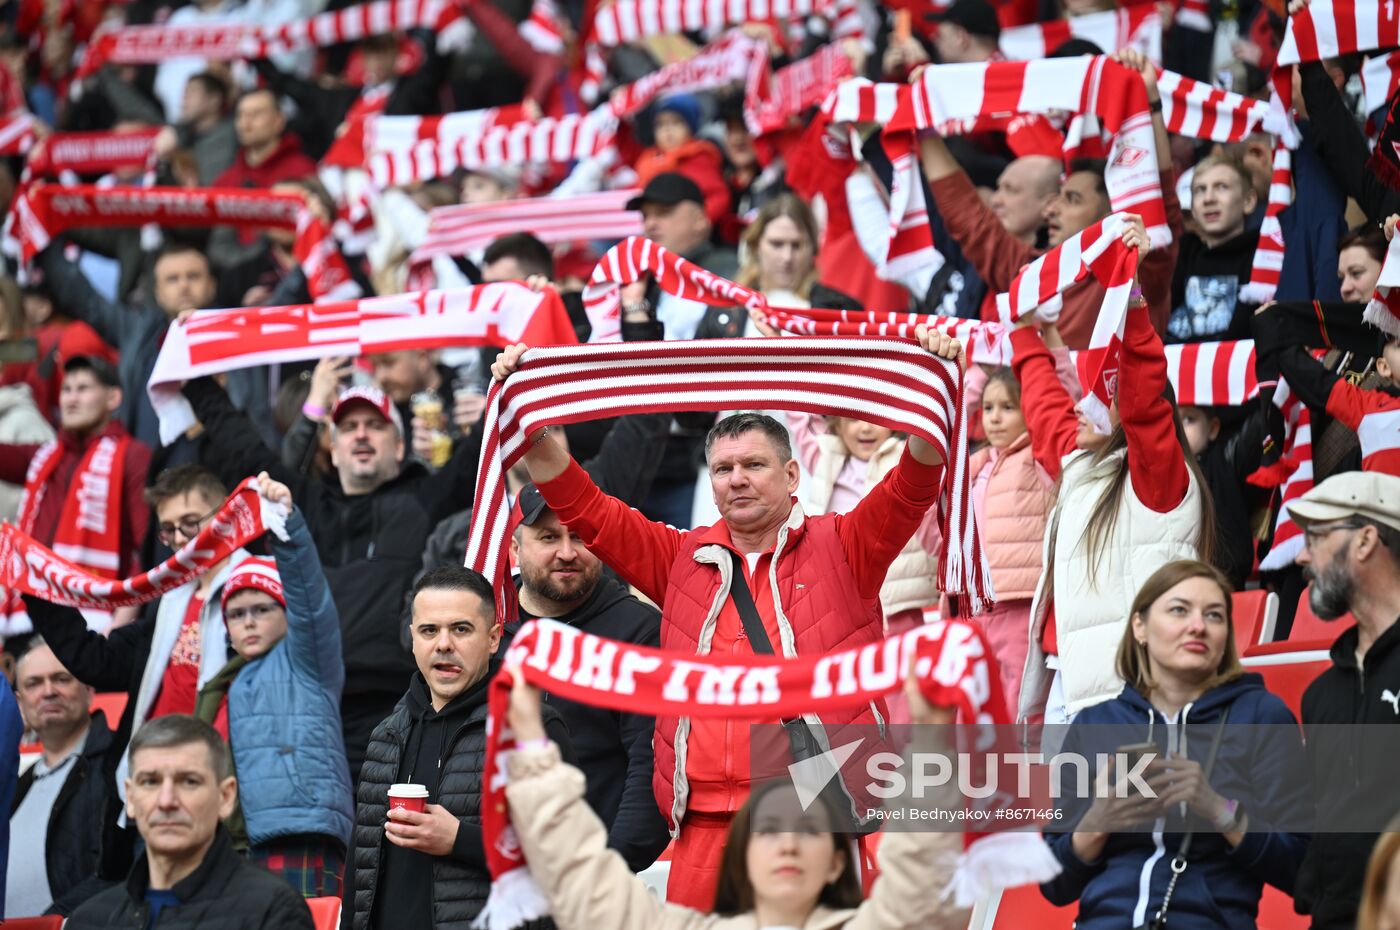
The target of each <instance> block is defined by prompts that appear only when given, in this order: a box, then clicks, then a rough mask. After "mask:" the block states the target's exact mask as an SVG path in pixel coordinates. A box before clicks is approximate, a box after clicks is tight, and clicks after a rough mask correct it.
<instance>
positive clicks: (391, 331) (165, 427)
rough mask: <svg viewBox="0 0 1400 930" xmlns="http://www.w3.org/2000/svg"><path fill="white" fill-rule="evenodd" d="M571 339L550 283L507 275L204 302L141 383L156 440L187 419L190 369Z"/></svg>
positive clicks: (190, 421) (203, 371)
mask: <svg viewBox="0 0 1400 930" xmlns="http://www.w3.org/2000/svg"><path fill="white" fill-rule="evenodd" d="M516 342H528V343H530V344H531V345H550V344H557V343H565V344H568V343H575V342H577V340H576V339H575V337H574V329H573V325H572V324H571V323H570V322H569V314H568V312H567V311H566V310H565V309H564V305H563V303H562V302H561V301H560V300H559V295H558V293H556V292H555V291H554V289H553V288H545V289H544V290H542V291H540V292H539V293H535V292H534V291H531V290H530V289H529V288H528V287H526V286H525V285H523V284H519V283H517V282H503V283H498V284H482V285H478V286H476V287H469V288H462V289H460V290H452V291H423V292H418V293H410V294H392V295H389V296H385V297H367V298H362V299H360V300H346V301H338V302H331V303H320V304H300V305H297V306H291V307H251V308H248V309H245V310H240V309H233V310H207V311H203V312H200V313H196V314H195V315H194V316H192V317H190V318H189V319H188V320H186V321H185V322H184V323H183V324H177V325H174V326H171V327H170V329H169V330H168V331H167V333H166V337H165V342H163V343H162V344H161V347H160V354H159V355H158V356H157V357H156V364H155V368H154V369H153V370H152V372H151V381H150V384H149V386H148V388H147V391H148V393H149V394H150V398H151V406H152V407H154V408H155V411H156V415H157V416H158V417H159V418H160V434H161V440H162V441H163V442H167V443H169V442H171V441H173V440H174V438H175V437H177V436H179V435H181V434H182V433H183V432H184V431H185V430H186V429H188V428H189V427H190V426H193V425H194V414H193V411H191V410H190V407H189V404H188V403H186V401H185V399H184V396H183V395H182V394H181V393H180V385H181V384H182V383H183V382H185V381H188V380H190V379H191V378H200V377H204V376H206V375H213V374H219V373H221V372H226V371H236V370H238V369H241V368H251V367H253V366H255V365H272V364H277V363H280V362H301V361H310V360H312V359H319V358H326V357H328V356H332V355H351V356H356V355H368V354H373V353H377V352H396V351H401V350H406V349H440V348H444V347H447V346H463V345H495V346H503V347H504V346H506V345H510V344H511V343H516Z"/></svg>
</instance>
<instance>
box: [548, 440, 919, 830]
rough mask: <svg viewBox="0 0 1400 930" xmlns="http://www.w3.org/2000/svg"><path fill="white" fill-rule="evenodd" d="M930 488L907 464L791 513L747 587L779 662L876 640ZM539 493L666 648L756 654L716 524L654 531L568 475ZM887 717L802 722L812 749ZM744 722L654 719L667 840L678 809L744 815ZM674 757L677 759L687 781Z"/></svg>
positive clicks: (577, 473)
mask: <svg viewBox="0 0 1400 930" xmlns="http://www.w3.org/2000/svg"><path fill="white" fill-rule="evenodd" d="M939 478H940V470H939V469H934V468H927V467H925V466H923V465H920V464H919V463H918V462H917V461H915V460H914V459H913V458H912V457H911V456H910V455H909V453H908V452H907V451H906V452H905V453H904V455H903V457H902V458H901V459H900V461H899V464H898V465H897V466H896V467H895V469H894V470H893V471H891V472H890V473H889V475H887V476H886V477H885V479H884V480H883V481H881V482H880V484H878V485H877V486H876V487H875V488H874V489H872V490H871V492H870V493H869V494H868V495H867V496H866V497H865V498H864V499H863V500H862V501H861V502H860V504H858V505H857V506H856V508H855V509H854V510H852V511H851V512H850V513H848V514H844V515H840V514H823V515H821V516H816V517H807V516H805V515H804V514H803V512H802V509H801V508H800V507H799V506H798V505H797V504H796V502H794V504H793V509H792V513H791V515H790V517H789V519H788V522H787V525H786V526H785V527H784V528H783V530H782V531H781V532H780V533H779V535H778V542H777V545H776V546H775V549H774V551H773V552H768V553H764V554H763V555H762V556H761V557H760V558H759V560H758V564H757V570H756V571H753V572H750V573H749V580H748V583H749V589H750V591H751V592H752V594H753V600H754V604H755V606H756V607H757V608H758V612H759V615H760V616H761V617H762V619H763V623H764V629H765V631H766V632H767V633H768V639H769V641H770V642H771V643H772V644H773V647H774V649H775V651H778V652H779V653H781V654H785V655H788V656H793V655H823V654H826V653H829V652H833V651H838V650H842V649H850V648H855V647H858V646H862V645H865V644H866V643H870V642H875V641H878V640H879V639H881V638H882V637H883V632H882V617H881V612H880V586H881V584H882V583H883V582H884V578H885V572H886V570H887V569H888V568H889V566H890V563H891V562H893V561H894V559H895V557H896V556H897V555H898V554H899V552H900V550H901V549H902V548H903V546H904V543H905V542H906V541H908V539H909V538H910V537H911V536H913V534H914V532H915V530H917V529H918V526H919V523H920V521H921V520H922V519H923V515H924V513H925V512H926V511H927V510H928V508H929V507H930V506H932V504H933V502H934V500H935V498H936V496H937V493H938V487H939ZM539 488H540V492H541V494H543V496H544V498H545V500H546V501H547V502H548V504H549V506H550V508H551V509H553V510H554V512H555V513H557V514H558V515H559V519H560V520H561V521H563V522H564V523H566V524H568V526H569V528H570V529H572V530H574V531H576V532H577V533H578V534H579V535H580V536H581V537H582V538H583V540H584V542H585V543H586V544H587V545H588V546H589V548H590V549H591V550H592V551H593V553H594V554H595V555H597V556H598V557H599V558H601V559H602V560H603V561H604V562H606V563H607V564H609V565H610V566H612V567H613V568H614V569H616V570H617V571H618V572H619V573H620V574H621V575H622V576H623V577H624V578H625V579H627V581H628V582H629V583H631V584H633V585H635V586H636V587H637V588H638V590H640V591H641V592H642V593H643V594H645V595H646V596H647V597H649V598H651V599H652V600H653V601H655V602H656V603H658V604H661V605H662V621H661V648H662V649H665V650H667V651H670V652H679V653H684V654H687V655H708V654H715V653H730V654H739V655H752V654H753V650H752V649H751V647H750V646H749V644H748V641H747V638H746V637H745V636H744V633H743V626H742V623H741V622H740V620H739V616H738V612H737V610H736V609H735V608H734V605H733V602H732V600H731V599H730V598H729V596H728V594H729V588H728V581H729V577H730V574H731V571H732V560H731V557H730V555H729V553H730V552H733V551H735V550H734V549H733V544H732V542H731V540H730V536H729V528H728V527H727V526H726V525H725V524H724V523H723V522H721V523H718V524H716V525H714V526H712V527H704V528H700V529H696V530H689V531H686V530H677V529H674V528H673V527H669V526H666V525H664V524H661V523H653V522H652V521H650V520H647V519H646V518H645V517H643V516H642V515H641V514H640V513H638V512H637V511H635V510H633V509H632V508H630V507H628V506H627V505H626V504H624V503H622V502H621V501H619V500H617V499H615V498H612V497H609V496H607V495H605V494H603V493H602V492H601V491H599V490H598V488H597V486H595V485H594V484H593V482H592V481H591V480H590V479H589V478H588V475H587V473H585V472H584V471H583V469H582V468H580V467H579V466H578V464H577V463H570V465H569V468H568V469H567V470H566V471H565V472H564V473H563V474H562V475H560V476H559V477H558V478H556V479H554V480H553V481H549V482H545V483H544V484H541V485H540V486H539ZM774 559H776V561H777V565H776V568H774V566H773V561H774ZM745 569H746V571H748V569H747V565H746V566H745ZM884 717H885V712H884V708H883V707H877V706H871V707H863V708H857V709H853V710H849V711H842V712H837V713H829V714H826V715H825V716H824V717H823V718H821V719H818V718H816V717H814V716H812V715H808V717H807V719H808V722H809V724H812V723H813V722H814V721H815V727H814V729H816V731H817V732H818V735H819V736H820V735H821V734H822V733H830V732H831V730H832V728H833V727H838V726H845V725H848V724H871V723H876V722H879V723H881V724H883V722H884ZM773 722H776V721H773ZM749 723H750V721H738V722H737V723H735V722H728V721H700V720H694V721H692V720H691V719H690V718H676V717H658V718H657V721H656V737H655V739H654V740H653V746H654V749H655V753H656V770H655V773H654V778H653V785H654V788H655V792H656V799H657V804H658V805H659V806H660V808H661V811H662V813H663V814H665V815H666V817H667V818H668V820H669V821H670V823H671V830H672V832H673V833H674V832H676V831H677V830H678V829H679V826H680V823H681V821H682V820H683V819H684V817H685V812H686V810H687V809H691V808H693V809H695V810H697V811H709V812H732V811H735V810H737V809H738V808H739V806H740V805H741V804H743V802H744V800H745V798H747V796H748V788H749V780H750V770H749V764H750V760H749V732H748V727H749ZM836 742H837V743H838V745H839V744H841V743H842V741H841V740H836ZM877 742H878V741H874V740H871V741H870V743H877ZM872 751H873V747H872ZM678 757H680V758H684V759H685V763H684V768H683V770H682V771H677V758H678ZM859 757H860V754H858V758H859ZM849 787H850V788H851V789H852V790H853V792H854V794H855V801H856V805H857V812H858V814H859V815H860V816H862V817H863V816H864V815H865V811H866V808H868V807H878V806H879V803H878V802H876V801H874V800H873V799H870V798H868V797H865V796H864V792H863V790H861V783H859V782H857V783H855V784H851V785H850V786H849Z"/></svg>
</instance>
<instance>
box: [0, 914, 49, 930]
mask: <svg viewBox="0 0 1400 930" xmlns="http://www.w3.org/2000/svg"><path fill="white" fill-rule="evenodd" d="M3 923H4V926H5V930H59V928H60V927H62V926H63V918H62V917H61V916H59V915H58V914H53V915H51V916H49V917H12V918H10V919H9V920H6V921H4V922H3Z"/></svg>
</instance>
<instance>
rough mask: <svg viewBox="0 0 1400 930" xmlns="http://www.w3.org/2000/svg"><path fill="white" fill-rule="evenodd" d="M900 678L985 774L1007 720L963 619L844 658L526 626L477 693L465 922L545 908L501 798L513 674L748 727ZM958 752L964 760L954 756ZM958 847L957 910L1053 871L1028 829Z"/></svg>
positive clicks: (1003, 816) (859, 698)
mask: <svg viewBox="0 0 1400 930" xmlns="http://www.w3.org/2000/svg"><path fill="white" fill-rule="evenodd" d="M510 587H513V586H510ZM910 670H912V671H913V672H914V674H916V675H918V677H919V680H920V691H921V692H922V693H923V695H924V697H925V698H926V699H927V700H928V701H930V702H931V703H933V704H935V705H942V706H946V707H956V708H957V709H958V720H959V721H960V722H963V723H974V722H975V723H980V724H983V725H985V726H986V729H983V728H980V727H968V728H959V729H960V731H961V732H960V733H959V734H958V737H959V738H958V743H959V745H958V749H959V751H960V758H962V760H963V763H962V764H965V765H968V766H969V769H970V771H974V772H976V773H977V774H978V775H983V774H985V763H984V762H983V761H982V760H983V759H984V758H985V756H983V755H982V754H983V753H987V752H994V751H996V747H994V746H988V745H985V744H980V745H979V744H976V743H977V741H978V740H980V739H983V738H991V737H992V735H993V734H994V733H995V732H996V731H995V730H994V729H992V727H995V726H996V725H1002V726H1003V727H1005V726H1006V725H1007V724H1009V717H1008V715H1007V713H1006V708H1005V706H1004V703H1005V702H1004V700H1003V699H1002V697H1001V695H1000V692H999V687H998V686H999V684H1000V682H999V680H998V677H997V669H996V662H995V661H993V653H992V650H991V647H990V646H988V645H987V642H986V640H985V638H984V635H983V633H982V632H981V631H980V630H979V629H978V628H977V627H976V626H975V625H973V624H971V623H967V622H963V621H958V620H941V619H940V620H935V621H933V622H931V623H927V624H922V625H920V626H919V627H917V628H916V629H913V630H911V631H909V632H907V633H904V634H901V635H899V636H894V637H890V638H889V639H886V640H884V641H883V642H878V643H870V644H869V645H866V646H861V647H858V648H856V649H849V650H844V651H842V652H836V653H832V654H829V655H826V656H798V657H796V658H792V659H774V658H772V657H771V656H751V657H750V656H738V657H736V656H732V655H726V656H709V655H681V654H677V653H671V652H662V651H661V650H659V649H648V648H646V647H643V646H635V645H633V644H631V643H625V642H618V641H616V640H609V639H604V638H602V637H599V636H594V635H592V634H590V633H584V632H582V631H581V630H578V629H576V628H574V627H571V626H569V625H568V624H565V623H560V622H558V621H557V620H531V621H529V622H527V623H526V624H525V625H524V626H523V627H521V629H520V631H519V632H518V633H517V634H516V635H515V638H514V640H513V641H512V643H511V647H510V649H509V651H508V652H507V654H506V659H505V666H504V668H503V669H502V670H501V671H500V672H499V673H498V674H497V675H496V678H495V680H494V681H493V682H492V683H491V686H490V688H491V690H490V696H489V699H488V710H489V717H488V723H487V727H486V730H487V744H486V760H485V771H486V772H488V773H490V774H489V777H488V778H487V779H486V782H485V784H484V787H483V797H482V805H481V810H482V833H483V843H482V846H483V847H484V848H485V850H486V864H487V868H488V869H489V870H490V872H491V894H490V897H489V898H488V900H487V902H486V907H485V908H484V909H483V911H482V912H481V916H480V917H479V918H478V920H477V923H476V926H477V927H481V928H485V930H511V928H514V927H518V926H520V925H521V924H523V923H525V922H526V921H529V920H535V919H538V918H541V917H544V916H546V915H547V914H548V913H549V910H550V909H549V902H548V901H547V900H546V899H545V896H544V894H543V892H542V891H541V890H540V888H539V886H538V885H537V884H536V883H535V882H534V879H533V878H532V877H531V875H530V873H529V871H528V863H527V862H526V861H525V855H524V853H523V852H522V850H521V848H520V843H519V840H518V838H517V836H516V833H515V829H514V827H513V826H512V825H511V818H510V806H509V799H508V797H507V794H506V785H507V782H508V775H507V759H508V758H509V756H510V753H511V752H512V751H514V750H515V748H516V746H517V743H516V739H515V735H514V734H513V733H512V732H511V730H510V728H509V727H508V726H506V720H507V709H508V707H509V704H510V689H511V686H512V685H513V684H514V682H515V676H516V675H521V676H523V677H524V679H525V680H526V681H528V682H530V683H531V684H533V685H535V686H536V687H539V688H543V689H545V690H547V691H549V692H550V693H551V694H555V695H558V696H559V697H561V698H566V699H568V700H571V701H576V702H579V703H582V704H586V705H589V706H593V707H605V708H611V709H614V710H619V711H622V710H635V709H636V708H637V707H647V708H650V709H654V710H655V711H656V712H658V713H660V714H671V715H675V716H684V717H689V718H701V719H713V720H720V719H723V720H738V721H753V722H759V721H771V720H779V719H785V718H790V717H795V716H798V715H800V714H807V713H812V714H817V715H821V714H824V713H828V712H830V711H835V710H839V709H842V708H849V707H860V706H865V705H866V703H867V702H876V701H879V700H881V699H882V698H883V697H884V696H885V695H886V694H889V693H891V692H894V691H897V690H899V689H900V688H901V687H903V683H904V681H905V680H906V678H907V676H908V674H909V673H910ZM837 679H839V683H838V681H837ZM847 745H850V744H849V743H848V744H847ZM964 752H965V753H967V755H961V753H964ZM865 758H866V757H865V756H863V755H862V756H860V757H858V758H857V759H855V760H853V761H854V762H855V763H856V764H851V763H850V762H848V763H845V764H843V765H842V766H841V768H842V769H843V777H844V778H845V780H846V781H848V782H858V781H861V780H864V779H867V778H868V777H869V776H868V774H867V773H866V772H865V771H863V769H865V768H866V766H865V765H861V764H859V763H860V762H862V761H864V760H865ZM783 764H784V763H782V762H779V763H778V765H780V766H781V765H783ZM790 773H791V774H790ZM845 773H848V774H845ZM774 775H775V776H778V777H782V776H788V777H791V778H792V779H793V781H794V783H795V784H796V786H797V787H798V790H799V791H801V790H804V789H806V790H812V789H814V788H816V787H818V786H816V785H804V784H803V783H802V781H801V780H800V776H799V775H798V774H797V773H795V772H792V770H791V769H785V768H780V769H778V770H777V771H775V773H774ZM989 781H990V783H995V781H996V779H995V778H994V777H993V778H991V779H990V780H988V779H985V778H981V777H969V779H968V782H969V783H970V784H972V783H975V784H978V785H982V784H987V783H989ZM975 807H976V810H975V812H976V813H977V814H983V815H986V816H985V817H971V816H969V817H968V818H967V821H968V822H969V823H974V824H975V823H988V824H991V823H1003V824H1005V823H1011V824H1015V823H1016V822H1017V821H1018V820H1020V818H1019V817H1017V816H1015V815H1016V814H1024V813H1028V811H1025V810H1016V809H1015V808H1016V807H1017V802H1016V799H1015V798H1014V797H1013V796H1012V795H1011V792H1010V791H1009V790H1001V791H995V790H994V791H993V792H991V796H990V797H988V798H986V799H983V800H981V801H978V802H976V805H975ZM969 813H971V812H969ZM1008 815H1011V816H1008ZM963 848H964V852H963V855H962V857H961V858H960V859H959V861H958V864H957V867H956V869H955V871H954V874H953V875H952V876H951V877H950V883H949V885H948V893H949V894H951V895H952V896H953V898H954V902H955V903H956V904H957V905H958V906H960V907H971V906H972V905H973V904H974V903H975V902H976V901H977V900H978V899H979V898H982V897H985V896H987V895H989V894H995V893H998V892H1000V891H1003V890H1005V889H1007V888H1011V887H1016V886H1019V885H1025V884H1036V883H1039V882H1045V881H1049V880H1050V879H1052V878H1054V877H1055V876H1056V875H1058V874H1059V872H1060V865H1059V863H1058V862H1057V861H1056V860H1055V858H1054V856H1053V855H1052V854H1051V853H1050V851H1049V848H1048V847H1047V846H1046V845H1045V842H1044V840H1042V839H1041V837H1040V835H1039V833H1037V832H1036V831H1034V830H1025V829H1016V828H1014V827H1012V828H1011V829H1008V830H1005V831H1002V832H989V833H981V832H977V831H976V829H975V828H973V829H969V830H966V831H964V834H963ZM931 893H934V892H931Z"/></svg>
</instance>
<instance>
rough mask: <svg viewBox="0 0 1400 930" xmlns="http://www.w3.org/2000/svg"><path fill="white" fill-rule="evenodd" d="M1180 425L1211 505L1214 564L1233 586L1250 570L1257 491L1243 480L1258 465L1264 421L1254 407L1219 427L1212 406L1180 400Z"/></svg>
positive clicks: (1218, 417)
mask: <svg viewBox="0 0 1400 930" xmlns="http://www.w3.org/2000/svg"><path fill="white" fill-rule="evenodd" d="M1177 412H1178V413H1179V414H1180V415H1181V428H1182V429H1183V430H1185V431H1186V441H1187V443H1188V444H1189V445H1190V447H1191V454H1192V455H1194V456H1195V457H1196V461H1197V462H1198V463H1199V464H1200V467H1201V473H1202V474H1204V475H1205V479H1206V487H1208V488H1210V496H1211V500H1212V501H1213V502H1214V504H1215V527H1216V548H1215V559H1214V563H1213V564H1214V565H1215V567H1216V568H1218V569H1220V570H1221V571H1222V572H1223V573H1224V574H1225V577H1226V578H1228V579H1229V580H1230V584H1231V586H1232V587H1233V588H1234V589H1235V590H1236V591H1242V590H1244V584H1245V580H1246V579H1248V578H1249V575H1250V573H1251V572H1252V571H1254V530H1253V523H1252V519H1251V518H1252V516H1253V513H1252V507H1251V504H1252V502H1253V498H1254V497H1255V495H1256V493H1257V492H1256V491H1255V489H1254V488H1252V487H1251V486H1250V484H1249V482H1248V481H1247V480H1246V479H1247V478H1248V477H1249V476H1250V475H1251V474H1253V472H1254V470H1255V469H1257V468H1258V467H1259V461H1260V459H1261V458H1262V455H1263V451H1264V434H1265V432H1266V431H1267V424H1266V422H1265V420H1264V416H1263V414H1262V413H1261V412H1260V411H1259V409H1258V406H1257V405H1255V406H1254V407H1253V408H1251V412H1250V414H1249V416H1247V417H1246V418H1245V419H1244V420H1243V421H1242V422H1241V423H1240V424H1239V425H1238V426H1237V427H1235V428H1234V429H1229V430H1227V429H1225V428H1224V427H1223V423H1222V418H1221V415H1220V411H1218V410H1217V409H1215V408H1214V407H1200V406H1195V405H1192V404H1182V405H1181V406H1179V407H1178V408H1177Z"/></svg>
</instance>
